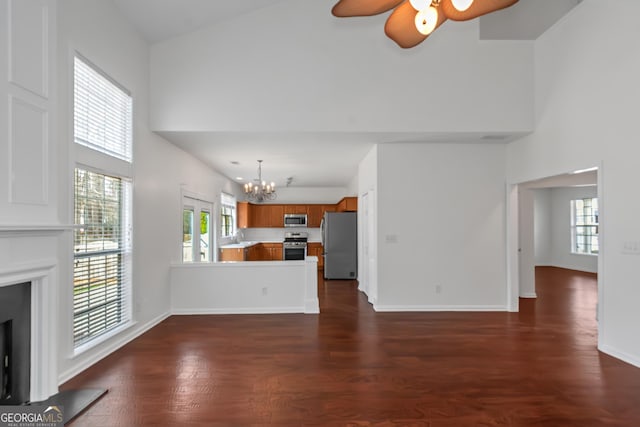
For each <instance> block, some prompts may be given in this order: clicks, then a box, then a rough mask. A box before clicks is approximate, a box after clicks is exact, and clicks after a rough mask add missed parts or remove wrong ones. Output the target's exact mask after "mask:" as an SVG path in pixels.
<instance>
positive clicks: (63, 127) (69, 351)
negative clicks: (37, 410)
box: [57, 0, 234, 380]
mask: <svg viewBox="0 0 640 427" xmlns="http://www.w3.org/2000/svg"><path fill="white" fill-rule="evenodd" d="M58 16H59V21H60V22H59V44H60V49H59V56H58V58H57V59H58V74H59V81H58V83H59V87H60V92H59V95H60V104H59V113H60V114H59V116H60V134H59V140H60V144H59V145H60V150H61V152H63V153H64V156H63V157H62V158H61V159H60V163H61V165H62V166H61V171H60V176H59V180H60V182H61V186H60V188H61V190H62V192H64V193H65V196H64V198H63V200H65V204H64V206H65V212H64V217H65V220H66V221H68V222H72V220H73V217H72V215H71V209H70V208H71V206H70V203H72V184H71V181H70V176H71V171H72V168H73V167H74V160H73V157H72V156H73V153H74V150H73V146H72V144H71V141H72V133H71V132H72V116H71V111H72V98H71V95H72V89H73V88H72V71H73V68H72V55H73V51H74V50H77V51H78V52H80V53H81V54H82V55H84V56H85V57H86V58H88V59H89V60H90V61H91V62H93V63H94V64H95V65H97V66H98V67H100V68H101V69H102V70H103V71H105V72H106V73H107V74H109V75H110V76H111V77H112V78H114V79H115V80H116V81H118V82H119V83H120V84H122V85H123V86H124V87H126V88H127V89H129V90H130V91H131V93H132V96H133V101H134V164H133V182H134V194H133V210H134V224H133V228H134V253H133V301H134V306H133V310H134V320H135V321H136V324H135V325H134V326H133V327H132V328H131V329H129V330H128V331H125V332H124V333H122V334H119V335H117V336H115V337H114V338H112V339H109V340H107V341H106V342H105V343H103V344H100V345H98V346H96V347H95V348H93V349H91V350H89V351H87V352H85V353H83V354H80V355H76V356H73V344H72V338H71V334H72V333H71V329H72V326H71V321H72V319H71V314H70V313H71V311H72V307H71V298H72V295H71V292H72V290H71V288H70V287H66V288H65V289H64V290H62V291H61V295H60V328H59V331H60V337H59V343H60V344H59V346H60V363H59V373H60V378H61V380H66V379H68V378H70V377H71V376H73V375H74V374H76V373H77V372H79V371H80V370H82V369H84V368H86V367H87V366H89V365H90V364H91V363H93V362H95V361H96V360H98V359H99V358H101V357H103V356H104V355H106V354H108V353H109V352H110V351H112V350H113V349H115V348H117V347H118V346H119V345H122V344H123V343H124V342H126V340H128V339H131V338H133V337H135V336H136V335H137V334H139V333H141V332H142V331H144V330H145V329H146V328H148V327H150V326H152V325H154V324H155V323H156V322H158V321H160V320H162V319H163V318H164V317H165V316H166V315H167V314H168V313H169V310H170V290H169V265H170V263H171V262H178V261H180V260H181V250H180V242H181V234H180V233H181V231H180V230H181V224H182V222H181V218H182V216H181V195H182V191H183V190H188V191H190V192H193V193H197V194H200V195H202V196H203V197H204V198H206V199H207V200H210V201H213V202H217V201H218V200H219V194H220V191H222V190H224V191H226V192H233V191H234V188H233V185H234V184H233V183H231V182H229V181H228V180H227V179H226V178H223V177H222V176H220V175H219V174H217V173H214V172H212V171H211V170H210V169H208V168H207V167H206V166H205V165H204V164H202V163H200V162H199V161H197V160H195V159H194V158H193V157H191V156H190V155H188V154H186V153H185V152H183V151H181V150H179V149H178V148H176V147H175V146H173V145H171V144H169V143H168V142H167V141H165V140H164V139H162V138H161V137H159V136H157V135H156V134H154V133H152V132H151V131H150V130H149V127H148V121H149V116H148V112H149V84H148V83H149V63H148V59H149V48H148V46H147V44H146V43H145V42H144V41H143V40H142V39H141V38H140V37H139V36H138V35H137V33H135V31H134V30H133V29H132V27H131V26H130V24H129V23H128V22H127V21H126V20H125V19H124V18H122V17H121V16H120V14H119V13H118V11H117V9H116V8H115V6H114V5H113V4H112V3H111V2H106V1H101V0H63V1H61V2H60V3H59V14H58ZM67 249H68V250H67V251H62V252H61V253H60V257H61V258H62V259H63V260H64V262H63V264H64V265H66V266H70V265H71V256H72V250H71V246H69V247H68V248H67ZM70 270H71V268H67V270H66V276H65V277H64V279H63V282H64V283H71V276H70V275H71V271H70Z"/></svg>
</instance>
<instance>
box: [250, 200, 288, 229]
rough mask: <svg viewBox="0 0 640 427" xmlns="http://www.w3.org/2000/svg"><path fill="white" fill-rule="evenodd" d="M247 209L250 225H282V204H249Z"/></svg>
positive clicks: (259, 226) (257, 226)
mask: <svg viewBox="0 0 640 427" xmlns="http://www.w3.org/2000/svg"><path fill="white" fill-rule="evenodd" d="M249 211H250V214H249V216H250V221H249V224H250V226H251V227H256V228H269V227H284V219H283V218H284V207H283V205H250V208H249Z"/></svg>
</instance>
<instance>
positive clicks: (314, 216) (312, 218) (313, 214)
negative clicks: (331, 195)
mask: <svg viewBox="0 0 640 427" xmlns="http://www.w3.org/2000/svg"><path fill="white" fill-rule="evenodd" d="M325 206H326V205H307V206H306V208H307V212H306V213H307V227H312V228H318V227H320V221H322V216H323V215H324V212H325Z"/></svg>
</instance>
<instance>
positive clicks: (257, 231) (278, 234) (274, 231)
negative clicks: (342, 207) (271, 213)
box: [239, 227, 321, 242]
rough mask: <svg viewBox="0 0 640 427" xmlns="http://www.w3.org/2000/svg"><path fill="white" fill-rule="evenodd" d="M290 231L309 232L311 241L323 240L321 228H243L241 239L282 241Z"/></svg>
mask: <svg viewBox="0 0 640 427" xmlns="http://www.w3.org/2000/svg"><path fill="white" fill-rule="evenodd" d="M288 231H292V232H298V231H304V232H305V233H309V242H319V241H320V240H321V237H320V229H319V228H304V227H301V228H298V227H288V228H241V229H240V230H239V232H240V234H241V237H240V240H244V241H254V242H282V241H283V240H284V233H286V232H288Z"/></svg>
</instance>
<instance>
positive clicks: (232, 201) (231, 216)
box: [218, 193, 238, 239]
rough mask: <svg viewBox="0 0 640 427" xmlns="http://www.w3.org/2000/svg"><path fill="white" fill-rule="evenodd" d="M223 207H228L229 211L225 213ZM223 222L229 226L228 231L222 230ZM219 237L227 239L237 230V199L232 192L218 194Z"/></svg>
mask: <svg viewBox="0 0 640 427" xmlns="http://www.w3.org/2000/svg"><path fill="white" fill-rule="evenodd" d="M225 209H229V210H230V211H231V212H230V213H226V214H225ZM225 218H226V220H225ZM225 224H228V225H229V226H230V229H229V230H228V231H229V232H228V233H224V232H223V228H225ZM218 231H219V232H220V237H221V238H222V239H229V238H232V237H234V236H235V235H236V232H237V231H238V224H237V201H236V197H235V196H234V195H232V194H227V193H221V194H220V227H219V230H218Z"/></svg>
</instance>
